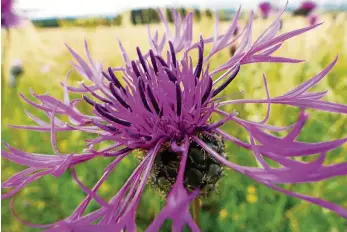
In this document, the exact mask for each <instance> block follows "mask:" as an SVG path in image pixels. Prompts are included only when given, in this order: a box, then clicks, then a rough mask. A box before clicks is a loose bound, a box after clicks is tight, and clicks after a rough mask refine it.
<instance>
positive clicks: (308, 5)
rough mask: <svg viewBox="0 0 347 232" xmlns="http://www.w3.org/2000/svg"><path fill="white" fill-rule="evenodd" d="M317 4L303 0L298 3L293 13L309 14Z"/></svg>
mask: <svg viewBox="0 0 347 232" xmlns="http://www.w3.org/2000/svg"><path fill="white" fill-rule="evenodd" d="M316 7H317V4H316V3H315V2H312V1H305V2H302V3H301V4H300V6H299V7H298V9H296V10H295V11H294V15H303V16H307V15H309V14H310V13H311V12H312V11H313V10H314V9H316Z"/></svg>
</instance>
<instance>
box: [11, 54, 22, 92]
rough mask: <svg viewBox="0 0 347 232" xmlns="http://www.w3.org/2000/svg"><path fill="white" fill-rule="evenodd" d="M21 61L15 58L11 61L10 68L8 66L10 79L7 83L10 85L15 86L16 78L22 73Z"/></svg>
mask: <svg viewBox="0 0 347 232" xmlns="http://www.w3.org/2000/svg"><path fill="white" fill-rule="evenodd" d="M23 72H24V69H23V62H22V60H21V59H16V60H14V61H13V62H12V64H11V68H10V81H9V85H10V86H11V87H15V86H16V83H17V81H18V79H19V78H20V77H21V75H22V74H23Z"/></svg>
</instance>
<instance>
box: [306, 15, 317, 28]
mask: <svg viewBox="0 0 347 232" xmlns="http://www.w3.org/2000/svg"><path fill="white" fill-rule="evenodd" d="M307 21H308V24H309V25H315V24H317V23H318V21H319V16H318V15H317V14H315V13H311V14H310V15H309V16H307Z"/></svg>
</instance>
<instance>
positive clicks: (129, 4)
mask: <svg viewBox="0 0 347 232" xmlns="http://www.w3.org/2000/svg"><path fill="white" fill-rule="evenodd" d="M302 1H303V0H290V1H289V4H290V5H291V6H295V5H299V4H300V2H302ZM259 2H261V1H260V0H97V1H95V0H16V6H15V7H16V8H18V9H19V10H25V11H26V13H25V15H26V16H27V17H29V18H37V17H62V16H82V15H97V14H116V13H118V12H122V11H124V10H128V9H131V8H137V7H158V6H159V7H163V6H189V7H191V6H196V7H200V8H222V7H227V8H233V7H235V8H236V7H238V6H239V5H242V7H243V8H247V9H249V8H253V9H256V8H257V5H258V3H259ZM270 2H273V3H277V4H280V5H282V6H283V5H284V4H285V3H286V0H270ZM315 2H316V3H317V4H318V5H322V4H326V3H330V4H335V5H341V4H343V3H347V0H315Z"/></svg>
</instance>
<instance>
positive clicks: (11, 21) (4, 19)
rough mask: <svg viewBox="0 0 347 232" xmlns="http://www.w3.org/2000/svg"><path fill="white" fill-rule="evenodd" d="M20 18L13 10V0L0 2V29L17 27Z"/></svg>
mask: <svg viewBox="0 0 347 232" xmlns="http://www.w3.org/2000/svg"><path fill="white" fill-rule="evenodd" d="M19 22H20V18H19V16H18V15H16V13H15V12H14V9H13V0H2V1H1V27H3V28H9V27H13V26H16V25H18V23H19Z"/></svg>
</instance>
